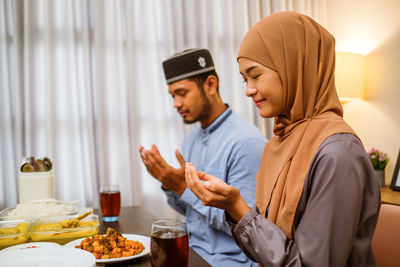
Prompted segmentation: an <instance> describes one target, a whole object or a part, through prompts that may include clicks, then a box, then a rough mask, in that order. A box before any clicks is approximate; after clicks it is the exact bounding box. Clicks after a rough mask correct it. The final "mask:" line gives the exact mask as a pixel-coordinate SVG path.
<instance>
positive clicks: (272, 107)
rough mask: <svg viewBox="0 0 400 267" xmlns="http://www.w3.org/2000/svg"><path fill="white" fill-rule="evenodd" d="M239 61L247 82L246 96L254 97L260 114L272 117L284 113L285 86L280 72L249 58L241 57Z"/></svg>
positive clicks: (241, 72) (241, 71)
mask: <svg viewBox="0 0 400 267" xmlns="http://www.w3.org/2000/svg"><path fill="white" fill-rule="evenodd" d="M238 62H239V69H240V74H242V76H243V79H244V81H245V82H246V96H248V97H251V98H253V100H254V103H255V104H256V106H257V108H258V110H259V113H260V116H261V117H264V118H272V117H275V116H277V115H279V114H282V112H283V104H284V103H283V86H282V82H281V79H280V78H279V75H278V73H277V72H276V71H274V70H272V69H270V68H267V67H265V66H263V65H261V64H259V63H257V62H255V61H253V60H250V59H247V58H239V60H238Z"/></svg>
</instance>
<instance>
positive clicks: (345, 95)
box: [335, 52, 364, 103]
mask: <svg viewBox="0 0 400 267" xmlns="http://www.w3.org/2000/svg"><path fill="white" fill-rule="evenodd" d="M335 84H336V90H337V93H338V95H339V99H340V101H341V102H342V103H343V102H347V101H350V100H353V99H362V98H364V58H363V56H362V55H361V54H357V53H350V52H337V53H336V69H335Z"/></svg>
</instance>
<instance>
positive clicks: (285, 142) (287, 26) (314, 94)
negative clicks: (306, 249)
mask: <svg viewBox="0 0 400 267" xmlns="http://www.w3.org/2000/svg"><path fill="white" fill-rule="evenodd" d="M241 57H244V58H248V59H251V60H253V61H256V62H258V63H260V64H262V65H264V66H266V67H268V68H270V69H273V70H275V71H276V72H278V74H279V76H280V79H281V81H282V84H283V90H284V94H283V95H284V100H283V105H284V112H283V113H282V114H280V115H278V116H277V117H275V118H274V134H275V136H274V137H273V138H271V140H270V141H269V142H268V143H267V145H266V147H265V150H264V154H263V157H262V159H261V164H260V168H259V170H258V173H257V190H256V205H257V207H258V209H259V210H260V212H261V213H262V214H263V215H264V216H265V214H266V210H267V207H269V208H268V219H269V220H271V221H272V222H274V223H275V224H276V225H277V226H278V227H280V228H281V229H282V230H283V231H284V232H285V233H286V235H287V236H288V237H289V238H290V239H293V237H294V232H295V229H294V225H293V223H294V217H295V213H296V209H297V206H298V203H299V201H300V197H301V194H302V191H303V187H304V182H305V179H306V175H307V171H308V169H309V167H310V164H311V161H312V158H313V157H314V155H315V154H316V152H317V151H318V149H319V147H320V145H321V144H322V142H323V141H324V140H325V139H326V138H327V137H329V136H331V135H333V134H336V133H353V134H355V133H354V132H353V130H352V129H351V128H350V126H348V125H347V124H346V123H345V122H344V120H343V119H342V117H343V110H342V107H341V104H340V102H339V99H338V96H337V93H336V88H335V81H334V70H335V39H334V37H333V36H332V35H331V34H330V33H329V32H328V31H326V30H325V29H324V28H323V27H322V26H321V25H319V24H318V23H317V22H315V21H314V20H313V19H311V18H309V17H307V16H305V15H302V14H299V13H295V12H280V13H275V14H272V15H270V16H267V17H265V18H264V19H262V20H260V21H259V22H258V23H257V24H255V25H254V26H253V27H252V28H251V29H250V30H249V31H248V33H247V34H246V36H245V37H244V39H243V41H242V43H241V46H240V50H239V54H238V58H241ZM267 101H268V99H267Z"/></svg>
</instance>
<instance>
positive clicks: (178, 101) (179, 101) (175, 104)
mask: <svg viewBox="0 0 400 267" xmlns="http://www.w3.org/2000/svg"><path fill="white" fill-rule="evenodd" d="M181 106H182V101H181V100H180V99H179V98H178V97H175V98H174V108H179V107H181Z"/></svg>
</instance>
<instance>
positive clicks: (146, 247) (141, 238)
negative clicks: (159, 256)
mask: <svg viewBox="0 0 400 267" xmlns="http://www.w3.org/2000/svg"><path fill="white" fill-rule="evenodd" d="M122 236H123V237H125V238H127V239H129V240H133V241H139V242H140V243H142V244H143V245H144V250H143V251H142V252H141V253H139V254H137V255H133V256H129V257H121V258H111V259H107V260H100V259H97V260H96V262H97V263H112V262H120V261H127V260H131V259H134V258H139V257H143V256H145V255H147V254H149V253H150V237H148V236H143V235H131V234H122ZM85 238H86V237H84V238H80V239H77V240H74V241H71V242H69V243H67V244H65V245H64V246H68V247H75V246H78V245H79V244H80V243H81V241H82V240H83V239H85Z"/></svg>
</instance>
